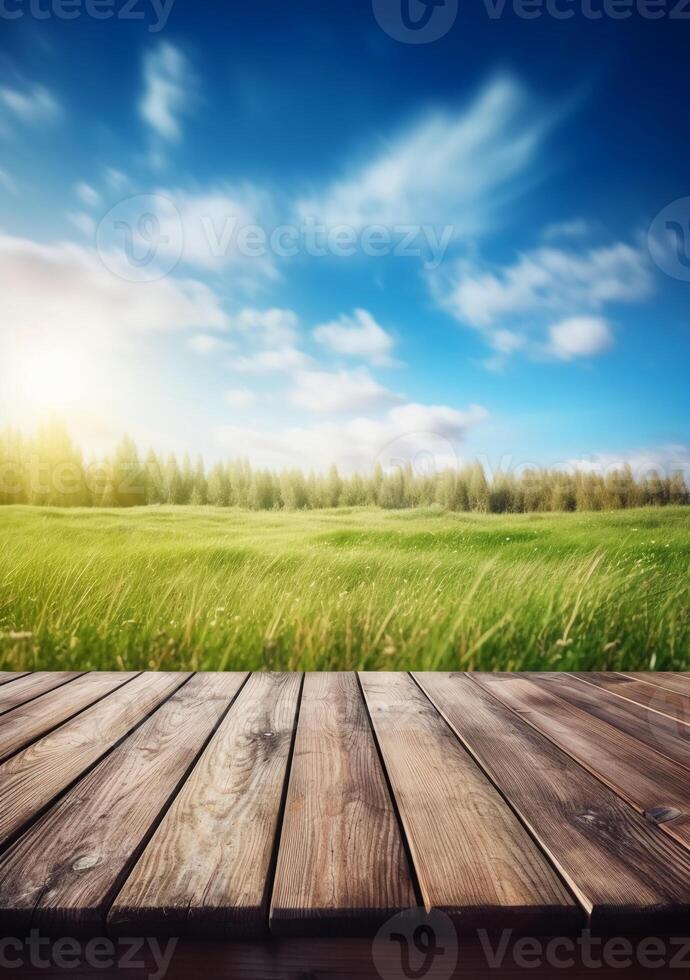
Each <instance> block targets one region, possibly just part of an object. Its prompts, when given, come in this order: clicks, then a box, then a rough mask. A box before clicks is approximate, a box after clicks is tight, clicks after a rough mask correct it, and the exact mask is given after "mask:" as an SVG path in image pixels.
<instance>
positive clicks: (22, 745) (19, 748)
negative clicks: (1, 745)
mask: <svg viewBox="0 0 690 980" xmlns="http://www.w3.org/2000/svg"><path fill="white" fill-rule="evenodd" d="M95 673H98V671H91V672H90V673H85V674H82V675H81V677H77V678H75V680H74V684H76V683H78V682H79V681H81V680H84V678H86V677H88V676H90V675H92V674H95ZM105 673H117V671H106V672H105ZM138 673H141V671H138V672H136V673H135V675H134V676H137V674H138ZM123 676H124V677H125V680H123V681H122V683H121V684H118V685H116V686H114V687H113V688H112V690H109V691H105V692H104V693H103V694H100V695H98V696H97V697H96V698H94V700H93V701H88V702H87V703H85V704H83V705H82V706H81V707H80V708H78V709H77V710H75V711H74V712H73V713H72V714H68V715H66V716H65V717H64V718H61V719H60V720H59V721H58V722H56V723H55V724H54V725H49V726H48V727H47V728H41V729H40V730H38V729H37V730H36V731H35V732H33V733H32V734H31V735H30V736H28V737H26V740H25V741H24V740H21V739H23V736H21V735H20V736H19V739H18V740H17V741H16V742H15V744H14V746H13V747H12V749H11V750H10V751H6V752H5V754H4V755H3V754H2V750H1V749H0V765H2V764H3V763H5V762H7V761H8V760H9V759H11V758H12V757H13V756H15V755H17V753H19V752H23V751H24V749H26V748H28V746H29V745H33V744H35V743H36V742H37V741H38V740H39V739H41V738H45V736H46V735H50V734H52V732H54V731H57V729H58V728H62V726H63V725H66V724H67V723H68V722H70V721H73V719H74V718H76V717H78V715H80V714H82V713H83V712H84V711H88V710H89V708H93V706H94V705H96V704H99V703H100V702H101V701H103V700H104V699H105V698H107V697H110V695H111V694H113V693H114V692H115V691H119V690H120V688H121V687H124V685H125V684H127V683H129V681H131V680H134V677H132V676H126V674H125V673H124V672H123ZM66 687H67V685H63V687H62V688H58V691H61V690H64V689H65V688H66ZM53 693H55V692H53V691H48V692H47V693H46V694H41V696H40V697H38V698H36V699H35V700H34V701H31V702H30V704H29V705H25V704H22V705H20V706H19V707H20V708H21V709H22V710H24V709H27V708H33V707H35V706H36V705H37V704H39V703H40V702H42V700H43V699H44V698H46V699H47V698H49V697H50V695H51V694H53ZM45 703H46V704H49V703H50V702H49V701H47V700H46V702H45ZM17 716H18V712H17V714H15V713H14V712H9V713H8V714H7V715H6V716H2V717H3V718H6V719H7V720H10V721H14V720H16V718H17Z"/></svg>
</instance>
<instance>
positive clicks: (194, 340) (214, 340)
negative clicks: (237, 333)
mask: <svg viewBox="0 0 690 980" xmlns="http://www.w3.org/2000/svg"><path fill="white" fill-rule="evenodd" d="M187 344H188V346H189V348H190V349H191V350H193V351H195V353H197V354H213V353H214V352H216V351H220V350H226V349H227V348H228V347H230V346H231V345H230V344H229V343H228V341H227V340H223V339H222V338H221V337H217V336H214V335H213V334H208V333H197V334H194V336H193V337H190V338H189V340H188V341H187Z"/></svg>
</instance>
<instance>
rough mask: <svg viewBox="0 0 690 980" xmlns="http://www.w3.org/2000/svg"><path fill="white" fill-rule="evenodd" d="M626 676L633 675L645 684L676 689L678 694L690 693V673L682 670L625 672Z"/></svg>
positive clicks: (670, 689) (671, 689)
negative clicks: (678, 671)
mask: <svg viewBox="0 0 690 980" xmlns="http://www.w3.org/2000/svg"><path fill="white" fill-rule="evenodd" d="M623 676H624V677H631V678H633V679H634V680H636V681H643V682H644V683H645V684H654V685H655V686H656V687H663V688H665V689H666V690H667V691H676V692H677V693H678V694H685V695H690V673H688V672H687V671H686V672H680V673H677V674H673V673H670V672H669V671H663V670H660V671H658V673H651V672H646V673H645V672H644V671H642V672H639V671H638V672H635V671H633V672H632V673H631V672H630V671H627V670H626V672H625V674H624V675H623Z"/></svg>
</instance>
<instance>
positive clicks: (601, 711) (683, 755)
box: [534, 673, 690, 778]
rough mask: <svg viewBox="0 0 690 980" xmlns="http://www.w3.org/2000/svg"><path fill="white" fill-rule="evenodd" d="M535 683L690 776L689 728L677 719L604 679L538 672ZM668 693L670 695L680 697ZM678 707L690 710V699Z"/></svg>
mask: <svg viewBox="0 0 690 980" xmlns="http://www.w3.org/2000/svg"><path fill="white" fill-rule="evenodd" d="M534 682H535V683H536V684H538V685H539V686H540V687H542V688H543V689H544V690H550V691H555V693H557V694H558V696H559V697H560V698H561V699H562V700H563V701H565V702H566V703H567V704H570V705H572V706H573V707H575V708H577V709H578V710H580V711H584V712H585V713H586V714H588V715H590V716H591V717H593V718H597V719H598V720H599V721H600V722H603V723H604V724H606V725H611V726H612V727H613V728H615V729H616V730H617V731H619V732H620V733H621V734H622V735H624V736H627V737H628V738H632V739H635V741H636V742H638V743H639V744H640V745H641V746H646V747H647V748H649V749H651V750H652V752H657V753H659V755H662V756H664V758H666V759H668V760H669V761H671V762H672V763H674V765H676V766H680V767H682V768H683V769H687V770H688V775H689V778H690V727H688V726H687V725H685V724H684V723H680V724H679V723H678V722H679V721H680V719H675V718H672V717H671V716H670V715H666V714H664V713H663V712H660V711H654V710H653V709H652V708H651V707H648V706H647V705H644V704H640V703H639V702H637V701H632V700H630V698H625V697H619V696H617V695H616V693H615V692H614V691H612V690H609V688H608V687H606V686H605V682H604V685H599V684H595V683H590V682H587V681H586V680H583V679H581V678H580V677H578V676H577V674H552V673H540V674H535V675H534ZM659 690H660V689H659ZM667 693H668V695H669V697H672V698H674V697H680V695H677V694H671V692H667ZM681 710H688V712H690V702H688V705H687V709H686V708H685V706H684V705H681Z"/></svg>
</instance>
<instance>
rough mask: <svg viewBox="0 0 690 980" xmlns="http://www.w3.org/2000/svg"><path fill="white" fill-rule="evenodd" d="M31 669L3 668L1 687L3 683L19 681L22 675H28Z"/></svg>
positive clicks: (0, 678)
mask: <svg viewBox="0 0 690 980" xmlns="http://www.w3.org/2000/svg"><path fill="white" fill-rule="evenodd" d="M29 673H30V671H28V670H3V671H2V672H0V687H2V686H3V684H11V683H12V681H18V680H19V678H20V677H26V675H27V674H29Z"/></svg>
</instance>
